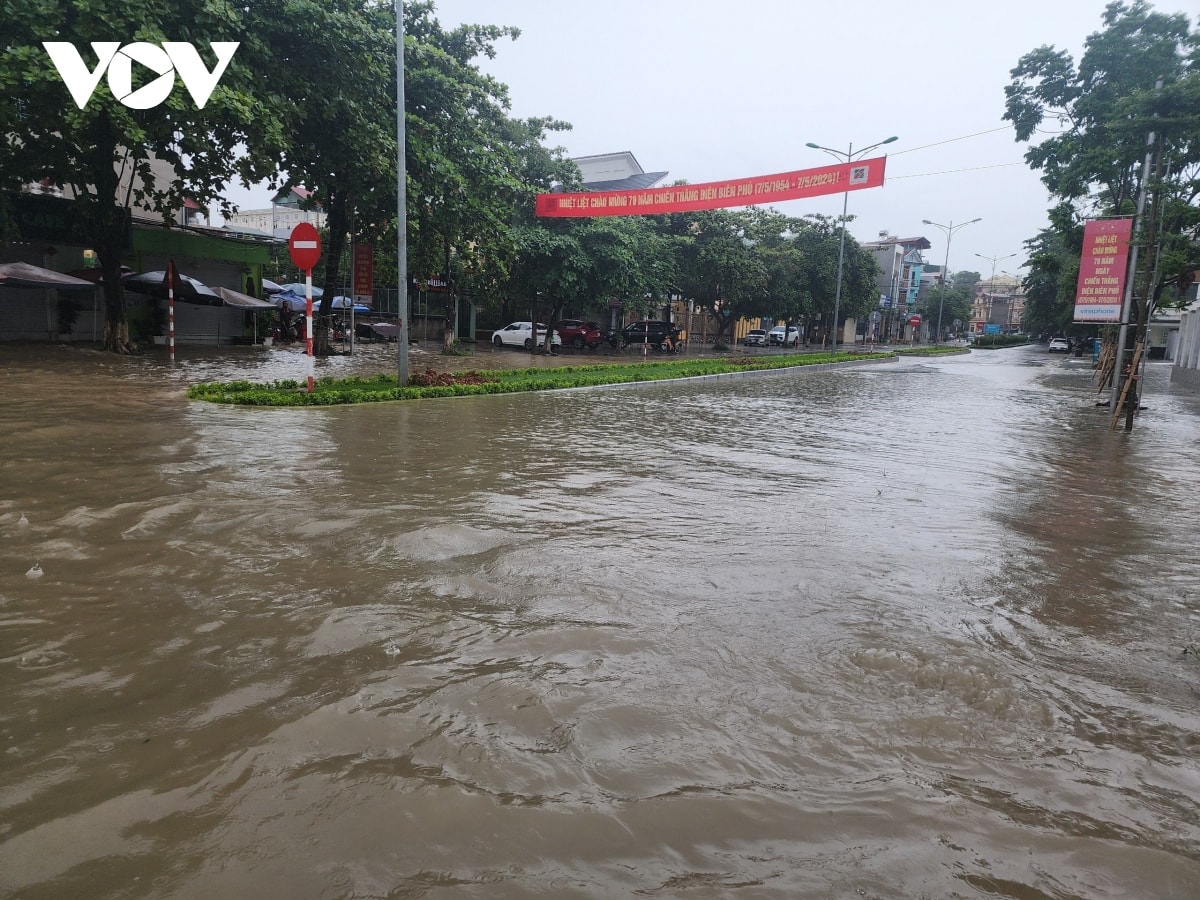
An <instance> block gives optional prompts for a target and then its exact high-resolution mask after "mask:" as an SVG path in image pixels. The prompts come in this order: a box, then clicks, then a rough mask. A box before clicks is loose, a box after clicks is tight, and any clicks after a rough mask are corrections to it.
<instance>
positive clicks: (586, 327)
mask: <svg viewBox="0 0 1200 900" xmlns="http://www.w3.org/2000/svg"><path fill="white" fill-rule="evenodd" d="M554 330H555V331H557V332H558V336H559V337H560V338H561V339H562V342H563V343H564V344H569V345H570V346H572V347H574V348H575V349H576V350H582V349H583V348H584V347H587V348H588V349H589V350H595V349H596V347H598V346H599V345H600V342H601V341H603V340H604V332H602V331H601V330H600V326H599V325H597V324H596V323H595V322H585V321H583V320H582V319H563V320H562V321H561V322H559V323H558V324H557V325H555V326H554Z"/></svg>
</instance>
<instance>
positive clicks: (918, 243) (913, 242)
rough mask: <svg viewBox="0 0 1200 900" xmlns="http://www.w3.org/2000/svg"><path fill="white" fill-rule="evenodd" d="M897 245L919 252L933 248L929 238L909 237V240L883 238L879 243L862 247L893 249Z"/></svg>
mask: <svg viewBox="0 0 1200 900" xmlns="http://www.w3.org/2000/svg"><path fill="white" fill-rule="evenodd" d="M897 244H898V245H900V246H902V247H916V248H917V249H918V250H928V249H929V248H930V247H932V246H933V245H932V244H931V243H929V239H928V238H923V237H909V238H900V237H887V238H881V239H880V240H878V241H865V242H864V243H862V244H861V245H860V246H862V247H891V246H894V245H897Z"/></svg>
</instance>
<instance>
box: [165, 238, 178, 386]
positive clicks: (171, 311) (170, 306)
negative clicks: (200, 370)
mask: <svg viewBox="0 0 1200 900" xmlns="http://www.w3.org/2000/svg"><path fill="white" fill-rule="evenodd" d="M176 277H177V276H176V273H175V260H170V261H168V262H167V346H168V347H169V348H170V350H171V364H172V365H174V364H175V281H176Z"/></svg>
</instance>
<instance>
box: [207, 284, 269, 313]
mask: <svg viewBox="0 0 1200 900" xmlns="http://www.w3.org/2000/svg"><path fill="white" fill-rule="evenodd" d="M213 290H214V291H216V292H217V296H219V297H220V298H221V299H222V300H223V301H224V303H225V305H226V306H236V307H239V308H240V309H274V308H275V304H274V303H269V302H267V301H266V300H259V299H258V298H257V297H251V296H250V295H249V294H243V293H242V292H241V291H235V290H231V289H230V288H227V287H218V288H213Z"/></svg>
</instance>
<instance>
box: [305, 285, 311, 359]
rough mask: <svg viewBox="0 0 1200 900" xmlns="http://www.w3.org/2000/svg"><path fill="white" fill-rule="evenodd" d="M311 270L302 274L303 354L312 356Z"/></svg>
mask: <svg viewBox="0 0 1200 900" xmlns="http://www.w3.org/2000/svg"><path fill="white" fill-rule="evenodd" d="M312 332H313V323H312V269H309V270H308V271H307V272H305V273H304V352H305V353H307V354H308V355H309V356H312V355H313V340H312Z"/></svg>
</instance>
